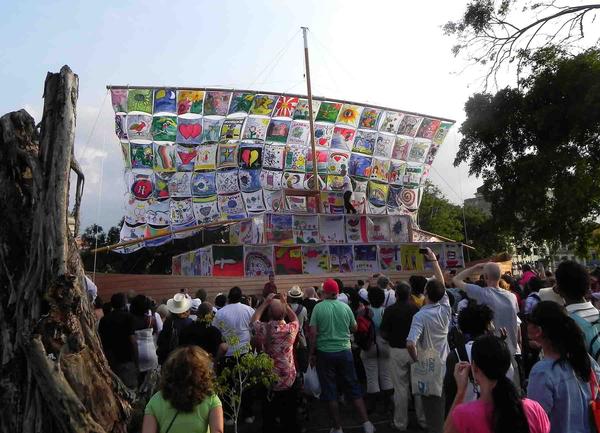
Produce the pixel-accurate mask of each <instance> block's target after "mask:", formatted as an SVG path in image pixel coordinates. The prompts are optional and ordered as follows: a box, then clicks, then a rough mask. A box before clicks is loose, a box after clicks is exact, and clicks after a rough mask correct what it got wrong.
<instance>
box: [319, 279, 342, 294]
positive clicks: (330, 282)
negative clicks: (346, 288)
mask: <svg viewBox="0 0 600 433" xmlns="http://www.w3.org/2000/svg"><path fill="white" fill-rule="evenodd" d="M323 291H324V292H325V293H335V294H336V295H337V294H338V293H339V292H340V289H339V287H338V283H336V282H335V280H334V279H333V278H327V279H326V280H325V282H324V283H323Z"/></svg>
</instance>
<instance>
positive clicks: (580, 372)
mask: <svg viewBox="0 0 600 433" xmlns="http://www.w3.org/2000/svg"><path fill="white" fill-rule="evenodd" d="M563 326H564V332H565V337H564V340H563V343H564V353H563V352H562V351H561V354H560V355H561V359H562V360H565V361H567V362H568V363H569V364H571V367H572V368H573V370H574V371H575V374H576V375H577V376H578V377H579V379H581V380H582V381H583V382H588V381H589V380H590V370H591V368H592V363H591V361H590V356H589V354H588V351H587V348H586V346H585V339H584V337H583V333H582V331H581V328H579V325H577V323H575V321H574V320H573V319H571V318H570V317H569V316H565V319H564V321H563Z"/></svg>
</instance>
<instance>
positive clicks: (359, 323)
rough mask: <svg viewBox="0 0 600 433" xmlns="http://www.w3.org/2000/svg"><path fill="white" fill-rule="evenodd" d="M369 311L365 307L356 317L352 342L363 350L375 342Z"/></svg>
mask: <svg viewBox="0 0 600 433" xmlns="http://www.w3.org/2000/svg"><path fill="white" fill-rule="evenodd" d="M370 313H371V311H370V310H369V308H365V312H364V313H363V314H361V315H359V316H358V317H357V318H356V333H355V334H354V342H355V343H356V345H357V346H358V347H360V348H361V349H362V350H364V351H365V352H366V351H368V350H369V349H371V346H372V345H373V344H375V324H374V323H373V320H372V319H371V314H370Z"/></svg>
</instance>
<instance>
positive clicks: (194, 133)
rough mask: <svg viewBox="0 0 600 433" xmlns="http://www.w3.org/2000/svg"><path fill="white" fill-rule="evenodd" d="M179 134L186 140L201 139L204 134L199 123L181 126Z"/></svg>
mask: <svg viewBox="0 0 600 433" xmlns="http://www.w3.org/2000/svg"><path fill="white" fill-rule="evenodd" d="M178 128H179V133H180V134H181V135H182V136H183V138H185V139H186V140H189V139H190V138H196V137H199V136H200V134H202V125H200V124H198V123H184V124H181V125H179V127H178Z"/></svg>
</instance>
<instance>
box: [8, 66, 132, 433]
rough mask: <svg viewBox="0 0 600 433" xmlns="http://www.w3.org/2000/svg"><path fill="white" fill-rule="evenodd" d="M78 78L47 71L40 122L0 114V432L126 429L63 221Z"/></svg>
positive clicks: (126, 401)
mask: <svg viewBox="0 0 600 433" xmlns="http://www.w3.org/2000/svg"><path fill="white" fill-rule="evenodd" d="M78 83H79V79H78V77H77V75H75V74H74V73H73V72H72V71H71V70H70V69H69V67H68V66H64V67H63V68H62V69H61V70H60V73H56V74H52V73H48V75H47V77H46V82H45V85H44V113H43V118H42V122H41V124H40V128H39V130H38V129H37V128H36V126H35V123H34V120H33V118H32V117H31V116H30V115H29V114H28V113H27V112H26V111H24V110H20V111H17V112H12V113H8V114H6V115H4V116H2V117H1V118H0V197H2V199H3V200H4V204H3V205H2V206H0V408H2V410H0V432H2V433H4V432H25V433H29V432H42V431H43V432H73V433H75V432H98V433H100V432H125V431H126V428H127V424H126V423H127V420H128V418H129V416H130V412H131V405H130V396H129V395H128V393H127V391H126V389H125V388H124V387H123V385H122V384H121V382H120V381H119V380H118V378H116V376H114V374H113V373H112V372H111V370H110V368H109V366H108V363H107V361H106V359H105V357H104V354H103V352H102V348H101V345H100V342H99V339H98V336H97V333H96V319H95V316H94V312H93V308H92V306H91V303H90V302H89V300H88V297H87V295H86V290H85V283H84V273H83V267H82V266H81V261H80V258H79V251H78V249H77V247H76V245H75V241H74V239H73V236H72V235H71V233H70V232H69V230H68V222H67V219H68V214H69V212H68V205H69V177H70V174H71V170H72V169H73V170H74V171H75V174H76V176H77V188H76V190H77V191H76V199H75V201H76V203H75V208H74V212H75V215H74V216H75V220H76V222H77V221H78V220H79V216H78V212H79V203H80V200H81V192H82V187H83V174H82V172H81V170H80V169H79V165H78V164H77V161H76V160H75V158H74V153H73V143H74V136H75V106H76V102H77V96H78Z"/></svg>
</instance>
